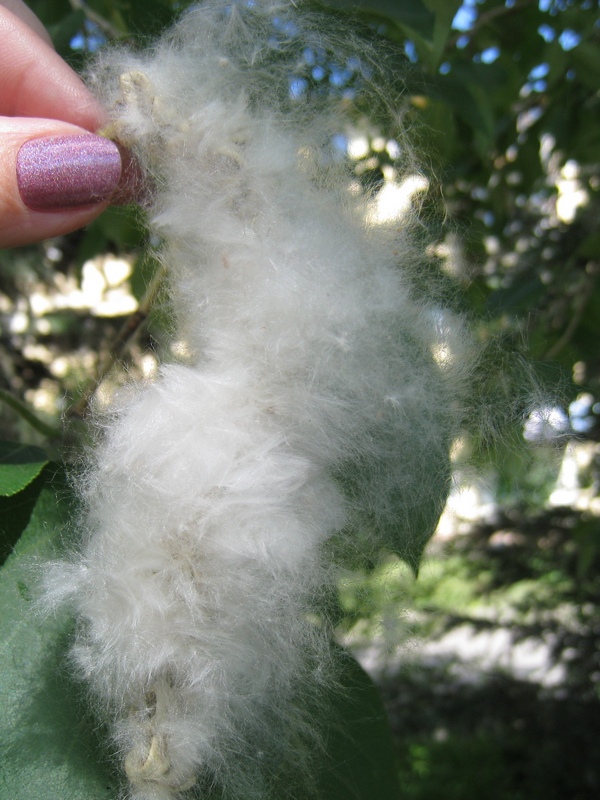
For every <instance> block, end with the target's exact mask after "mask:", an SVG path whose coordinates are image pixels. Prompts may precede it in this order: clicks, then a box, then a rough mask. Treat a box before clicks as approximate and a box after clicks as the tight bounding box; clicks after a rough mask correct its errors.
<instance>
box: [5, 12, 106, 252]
mask: <svg viewBox="0 0 600 800" xmlns="http://www.w3.org/2000/svg"><path fill="white" fill-rule="evenodd" d="M103 124H105V118H104V114H103V111H102V109H101V108H100V106H99V105H98V103H97V102H96V100H95V99H94V97H93V96H92V95H91V94H90V92H89V91H88V90H87V89H86V87H85V86H84V84H83V83H82V81H81V80H80V79H79V78H78V76H77V75H76V74H75V73H74V72H73V70H72V69H71V68H70V67H69V66H68V65H67V64H66V63H65V62H64V61H63V60H62V59H61V58H60V56H58V55H57V53H56V52H55V51H54V49H53V47H52V44H51V42H50V37H49V36H48V34H47V32H46V31H45V30H44V27H43V25H42V24H41V22H40V21H39V20H38V19H37V17H36V16H35V15H34V14H33V12H32V11H31V10H30V9H29V8H28V7H27V6H26V5H24V3H23V2H21V0H0V248H3V247H13V246H15V245H19V244H26V243H30V242H35V241H39V240H41V239H46V238H48V237H51V236H58V235H60V234H63V233H67V232H69V231H72V230H75V229H76V228H79V227H81V226H83V225H85V224H87V223H88V222H90V221H91V220H92V219H94V217H96V216H97V215H98V214H99V213H100V212H101V211H102V210H103V209H104V208H105V207H106V205H107V204H108V202H109V201H110V198H111V196H112V195H113V194H114V193H115V190H116V189H117V187H118V184H119V180H120V176H121V156H120V153H119V150H118V149H117V147H116V146H115V145H114V144H113V143H112V142H110V141H109V140H108V139H104V138H103V137H99V136H94V135H92V134H93V132H94V131H97V130H99V129H100V128H101V127H102V126H103Z"/></svg>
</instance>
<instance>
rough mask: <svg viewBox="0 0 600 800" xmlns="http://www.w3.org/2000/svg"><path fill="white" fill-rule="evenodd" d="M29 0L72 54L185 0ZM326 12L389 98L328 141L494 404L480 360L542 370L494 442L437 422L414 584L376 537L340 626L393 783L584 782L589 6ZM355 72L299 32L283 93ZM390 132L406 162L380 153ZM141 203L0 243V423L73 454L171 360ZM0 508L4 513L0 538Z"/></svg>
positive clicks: (335, 85)
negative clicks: (468, 337)
mask: <svg viewBox="0 0 600 800" xmlns="http://www.w3.org/2000/svg"><path fill="white" fill-rule="evenodd" d="M249 2H252V0H249ZM29 5H30V6H31V8H32V9H33V10H34V11H35V13H36V14H38V16H39V17H40V19H41V20H42V22H43V23H44V24H45V25H46V27H47V28H48V30H49V31H50V33H51V35H52V38H53V40H54V43H55V46H56V48H57V50H58V51H59V53H60V54H61V55H63V56H64V57H65V58H66V59H67V60H68V61H69V62H70V63H71V64H73V65H74V66H75V67H76V68H81V67H83V65H84V63H85V59H86V57H87V55H88V54H89V53H90V52H91V51H94V50H95V49H97V48H98V47H99V46H102V45H103V44H105V43H106V42H109V41H115V40H121V39H126V40H127V39H131V38H132V37H133V38H136V39H142V40H146V39H149V38H151V37H153V36H154V35H156V34H157V33H159V32H160V31H161V30H162V29H163V28H164V27H165V26H167V25H168V24H169V23H170V22H171V21H172V20H173V19H174V18H175V17H176V16H177V14H178V13H180V11H181V9H182V8H183V7H184V6H185V5H186V3H183V2H176V1H175V0H173V1H171V0H90V1H89V2H83V0H31V2H29ZM314 5H315V6H317V5H319V4H317V3H314ZM326 11H327V13H328V15H329V18H330V20H331V25H332V26H335V25H336V24H338V21H339V20H340V19H342V18H343V19H347V18H348V17H349V18H350V19H351V20H352V24H356V25H357V26H359V27H361V28H363V29H366V31H367V35H368V36H371V37H373V38H376V39H383V40H387V41H390V42H393V43H394V44H395V45H396V47H397V51H395V55H393V56H391V57H390V69H391V70H392V72H391V74H390V80H391V81H392V82H397V84H398V96H399V98H400V99H399V100H398V105H397V108H396V109H395V113H394V114H393V115H390V114H389V113H388V112H389V110H388V112H386V113H382V112H380V110H378V109H368V108H364V107H361V106H359V105H358V103H357V104H356V108H355V109H354V118H355V130H353V131H345V132H340V137H339V141H337V142H335V146H336V147H337V148H338V149H342V150H344V151H346V152H347V153H348V154H349V156H350V158H351V159H352V160H353V162H354V165H355V166H354V171H355V175H356V180H357V182H358V183H359V184H360V185H361V186H363V187H366V188H367V189H368V190H369V191H370V192H371V193H372V196H373V208H372V224H373V225H377V224H380V223H384V222H386V223H387V222H389V221H390V220H394V219H396V218H397V219H401V217H402V214H403V213H404V212H405V211H406V208H407V207H408V206H410V205H414V204H418V205H419V206H420V209H421V213H422V216H423V220H424V225H425V226H426V230H425V229H424V234H425V237H424V238H425V239H426V241H427V242H428V243H429V244H428V249H429V253H428V255H429V258H430V262H431V270H432V280H435V281H436V282H438V283H440V284H444V285H446V286H447V289H448V292H449V293H450V294H451V295H452V297H453V298H454V299H453V304H454V309H455V310H457V311H459V312H460V313H468V314H469V315H470V316H471V318H472V319H473V321H474V327H475V330H476V335H477V336H478V337H479V340H480V342H481V344H482V347H483V346H484V345H485V344H486V343H487V342H489V341H490V340H491V339H493V338H494V339H497V340H501V341H502V343H503V347H502V349H501V351H500V350H499V351H498V352H499V353H500V352H501V359H502V363H499V364H498V365H497V369H495V368H494V369H491V370H490V372H489V375H490V377H489V378H488V379H487V381H488V385H486V386H481V387H479V389H480V390H481V396H482V398H483V399H484V402H485V403H488V404H489V406H490V408H489V412H490V417H493V415H494V413H495V411H496V409H494V407H493V405H494V397H495V396H498V397H501V396H502V392H501V391H500V389H501V387H500V385H499V384H498V386H496V385H495V384H494V381H495V380H496V379H497V381H498V382H499V383H500V382H501V381H502V380H504V376H505V375H506V374H507V373H511V372H512V373H513V374H514V372H515V368H516V367H517V366H518V364H519V363H521V362H522V360H523V357H524V354H526V356H527V358H528V359H530V360H531V361H532V362H533V363H534V364H535V368H536V372H537V374H538V376H539V378H538V380H539V382H540V384H541V385H543V386H547V387H550V388H549V390H548V391H547V392H546V391H542V392H541V393H540V396H541V397H544V398H545V399H544V400H541V401H540V403H539V405H538V406H537V407H535V406H534V407H529V408H528V409H527V410H526V412H524V413H523V414H521V415H520V416H519V415H518V414H517V415H516V419H517V420H518V421H517V422H514V421H513V422H512V428H510V429H508V430H506V431H505V432H504V435H503V437H502V438H501V440H500V441H501V442H502V444H501V445H496V446H494V447H493V448H491V449H490V448H489V447H486V446H484V444H485V443H481V442H477V441H473V440H469V439H468V438H465V439H464V440H462V441H460V442H457V443H456V446H455V453H454V456H455V465H456V470H455V478H454V488H453V491H452V494H451V497H450V500H449V503H448V506H447V509H446V511H445V512H444V515H443V517H442V519H441V521H440V525H439V529H438V532H437V534H436V536H435V537H434V539H433V540H432V541H431V543H430V546H429V548H428V551H427V553H426V556H425V559H424V562H423V564H422V567H421V570H420V574H419V577H418V579H417V580H416V581H415V580H414V578H413V576H412V574H411V572H410V570H409V568H408V567H407V566H406V565H404V564H403V563H402V562H400V561H399V560H397V559H395V558H391V557H390V558H387V559H384V560H383V561H382V562H381V563H380V564H378V565H377V566H376V568H375V569H374V570H373V571H371V572H370V573H368V574H367V573H364V574H361V573H352V574H351V575H350V574H349V575H348V577H347V578H346V579H345V580H344V581H343V582H342V585H341V594H340V597H341V609H342V613H341V615H340V616H341V620H340V625H339V637H340V639H341V640H342V641H343V642H344V643H345V644H346V645H347V646H349V647H350V648H351V649H352V650H353V652H355V654H356V655H357V657H358V658H359V660H360V662H361V663H362V664H363V666H364V667H365V668H366V669H367V670H368V671H369V673H370V674H371V675H372V676H373V677H374V679H375V681H376V682H377V684H378V686H379V687H380V688H381V690H382V693H383V696H384V700H385V703H386V707H387V709H388V712H389V716H390V720H391V724H392V728H393V731H394V734H395V739H396V748H397V754H398V759H399V768H400V777H401V785H402V787H403V797H405V798H410V799H412V798H414V799H415V800H433V798H435V799H436V800H437V798H439V797H440V796H442V795H443V796H444V797H445V798H447V800H454V799H456V800H470V799H471V798H486V800H508V799H509V798H510V800H521V798H523V800H525V798H527V800H536V799H537V798H539V799H540V800H541V799H542V798H543V799H544V800H583V799H584V798H586V799H587V798H590V799H591V798H597V797H600V758H599V757H598V752H599V745H600V713H599V712H600V347H599V335H600V279H599V276H600V214H599V211H600V8H599V4H598V2H597V1H596V0H482V1H481V2H478V1H477V0H466V1H465V2H461V0H370V1H368V0H362V2H361V1H360V0H329V2H328V3H327V4H326ZM357 70H358V68H357V64H356V63H352V61H349V62H348V63H347V64H338V63H330V62H329V61H328V59H327V54H326V53H320V52H318V51H317V50H314V51H313V50H310V51H308V50H307V51H305V52H304V53H303V54H302V59H301V63H299V69H298V74H297V75H295V76H291V78H290V95H291V97H292V98H294V99H297V100H298V102H301V100H302V96H303V94H305V93H307V92H315V91H319V92H326V93H328V94H330V96H331V97H332V99H333V100H334V101H340V102H344V103H347V104H352V103H354V101H355V98H356V88H357V81H358V80H359V77H358V71H357ZM396 70H397V72H396ZM406 129H409V130H410V131H411V135H413V134H414V136H413V138H414V144H415V147H416V149H417V152H418V155H417V160H418V163H420V169H419V172H418V174H417V173H415V174H413V175H406V174H405V173H404V172H402V174H401V172H400V170H399V169H397V164H398V163H399V162H400V161H402V159H403V158H404V154H403V153H402V148H403V146H404V145H403V143H402V138H401V137H400V136H399V135H398V131H399V130H406ZM440 219H441V220H443V222H444V224H443V226H442V225H440V224H439V222H440ZM142 222H143V221H142V219H141V217H140V212H139V211H137V210H135V209H133V208H130V207H127V208H111V209H109V210H108V211H107V212H106V213H105V214H104V215H103V216H102V217H101V218H100V219H99V220H97V221H96V222H95V223H94V224H93V225H91V226H90V227H88V228H87V229H85V230H82V231H78V232H76V233H74V234H71V235H69V236H66V237H62V238H59V239H55V240H51V241H48V242H44V243H42V244H40V245H34V246H30V247H25V248H21V249H16V250H10V251H0V426H1V429H2V438H3V439H10V440H16V441H21V442H26V443H30V444H34V445H40V446H41V447H43V448H44V449H45V450H46V451H47V452H50V454H51V455H53V456H54V457H55V458H57V459H65V457H66V458H69V452H70V448H73V451H75V450H76V448H77V446H78V441H79V439H80V437H81V436H82V435H83V433H82V430H83V425H82V418H83V416H84V415H85V411H86V408H87V406H88V404H89V402H90V399H91V397H92V396H93V395H95V402H97V403H99V404H102V403H105V402H107V401H108V399H109V398H110V396H111V394H112V392H113V391H114V389H115V387H117V386H118V385H120V384H121V383H123V382H124V381H126V380H130V379H131V378H132V377H133V378H137V377H152V375H153V374H154V373H155V371H156V368H157V364H158V361H159V359H160V358H162V357H167V358H169V357H171V358H173V357H175V358H176V357H177V356H178V348H181V346H182V344H181V343H180V342H177V341H173V339H172V336H171V333H172V331H171V320H170V315H169V308H168V303H167V301H166V300H165V299H164V297H163V296H162V295H161V291H160V285H161V273H160V268H159V267H158V264H157V261H156V260H155V258H154V257H153V255H152V252H151V250H149V249H148V247H147V246H146V244H147V243H146V236H145V233H144V229H143V224H142ZM151 244H152V243H151ZM499 357H500V356H499ZM517 372H518V370H517ZM98 385H99V389H97V387H98ZM549 397H551V398H553V399H552V400H548V399H547V398H549ZM506 416H507V417H511V416H512V418H513V420H514V419H515V416H513V415H510V414H509V415H506ZM65 420H69V423H68V424H66V423H65ZM467 459H468V461H469V463H470V465H471V466H470V468H469V469H468V470H467V469H466V468H465V467H464V464H465V463H467ZM0 505H1V504H0ZM1 510H2V509H1V508H0V511H1ZM17 527H18V526H17ZM17 527H16V528H14V531H13V529H12V528H9V527H6V530H4V531H3V535H2V538H1V539H0V549H1V550H2V556H3V557H5V556H6V555H7V553H8V552H10V549H11V547H12V545H13V544H14V540H13V539H14V536H16V535H17V533H16V531H17ZM21 529H22V526H21ZM19 530H20V529H19Z"/></svg>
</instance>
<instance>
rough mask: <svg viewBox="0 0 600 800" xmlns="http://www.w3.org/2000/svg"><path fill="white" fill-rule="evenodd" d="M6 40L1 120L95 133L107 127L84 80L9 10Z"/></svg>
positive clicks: (0, 22)
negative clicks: (51, 122) (47, 122)
mask: <svg viewBox="0 0 600 800" xmlns="http://www.w3.org/2000/svg"><path fill="white" fill-rule="evenodd" d="M0 41H1V42H2V47H0V115H3V116H7V117H41V118H45V119H57V120H62V121H63V122H70V123H72V124H74V125H78V126H80V127H82V128H85V129H86V130H89V131H95V130H97V129H98V128H100V127H101V126H102V124H103V122H104V114H103V112H102V109H101V107H100V105H99V104H98V103H97V102H96V100H95V99H94V97H93V95H92V94H91V93H90V92H89V91H88V90H87V89H86V87H85V85H84V84H83V82H82V81H81V79H80V78H79V77H78V76H77V75H76V74H75V72H73V70H72V69H71V68H70V67H69V66H68V65H67V64H66V63H65V62H64V61H63V59H62V58H61V57H60V56H59V55H58V54H57V53H55V51H54V50H53V49H52V47H51V46H50V45H49V44H47V43H46V42H45V41H44V40H43V39H41V38H40V36H38V34H37V33H36V32H35V31H34V30H33V29H32V28H30V27H29V26H28V25H27V24H26V23H25V22H23V20H21V19H20V18H19V17H18V16H17V15H16V14H13V13H12V12H11V11H9V10H8V9H7V8H6V7H5V6H0Z"/></svg>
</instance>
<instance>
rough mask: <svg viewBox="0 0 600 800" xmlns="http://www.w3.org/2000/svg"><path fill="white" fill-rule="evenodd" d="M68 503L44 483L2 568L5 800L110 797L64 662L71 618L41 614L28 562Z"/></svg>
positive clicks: (52, 535) (60, 486)
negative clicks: (36, 606) (34, 600)
mask: <svg viewBox="0 0 600 800" xmlns="http://www.w3.org/2000/svg"><path fill="white" fill-rule="evenodd" d="M69 511H70V503H69V501H68V499H67V495H66V487H65V485H64V482H63V481H61V480H60V479H56V478H55V479H54V482H53V484H50V483H49V482H46V484H45V486H44V487H43V489H42V491H41V493H40V496H39V500H38V502H37V504H36V506H35V509H34V512H33V515H32V518H31V521H30V523H29V525H28V526H27V529H26V530H25V532H24V534H23V536H22V537H21V540H20V541H19V543H18V545H17V547H16V549H15V552H14V553H13V554H12V555H11V556H10V557H9V558H8V560H7V562H6V564H5V565H4V566H3V567H2V569H1V570H0V607H1V608H2V615H1V618H0V753H2V758H1V767H0V796H1V797H3V798H7V800H8V798H10V800H59V799H60V800H114V797H116V796H117V789H116V785H115V781H114V780H113V778H112V777H111V775H110V772H109V771H108V769H107V768H106V767H105V764H104V756H103V750H102V745H101V744H99V742H98V740H97V734H96V733H95V727H96V726H97V724H96V723H94V722H92V720H91V719H90V717H89V714H86V712H85V710H84V709H83V706H82V703H81V700H80V695H81V689H80V687H79V686H77V685H76V684H74V682H73V681H72V680H70V678H69V677H68V676H69V670H68V666H67V664H66V661H65V652H66V641H67V639H68V637H69V634H70V628H71V622H70V621H69V619H68V618H67V617H66V616H65V615H63V614H61V615H53V616H52V617H49V618H47V619H44V620H40V619H39V618H38V617H37V615H36V613H35V611H34V609H33V607H32V601H31V597H32V595H34V594H35V587H34V583H35V577H34V570H33V569H32V566H31V564H32V560H33V559H38V560H43V559H47V558H48V557H50V556H51V555H52V551H53V543H54V542H55V540H56V539H57V538H58V537H59V536H60V534H61V531H62V529H63V528H64V526H65V524H66V521H67V518H68V514H69Z"/></svg>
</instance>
